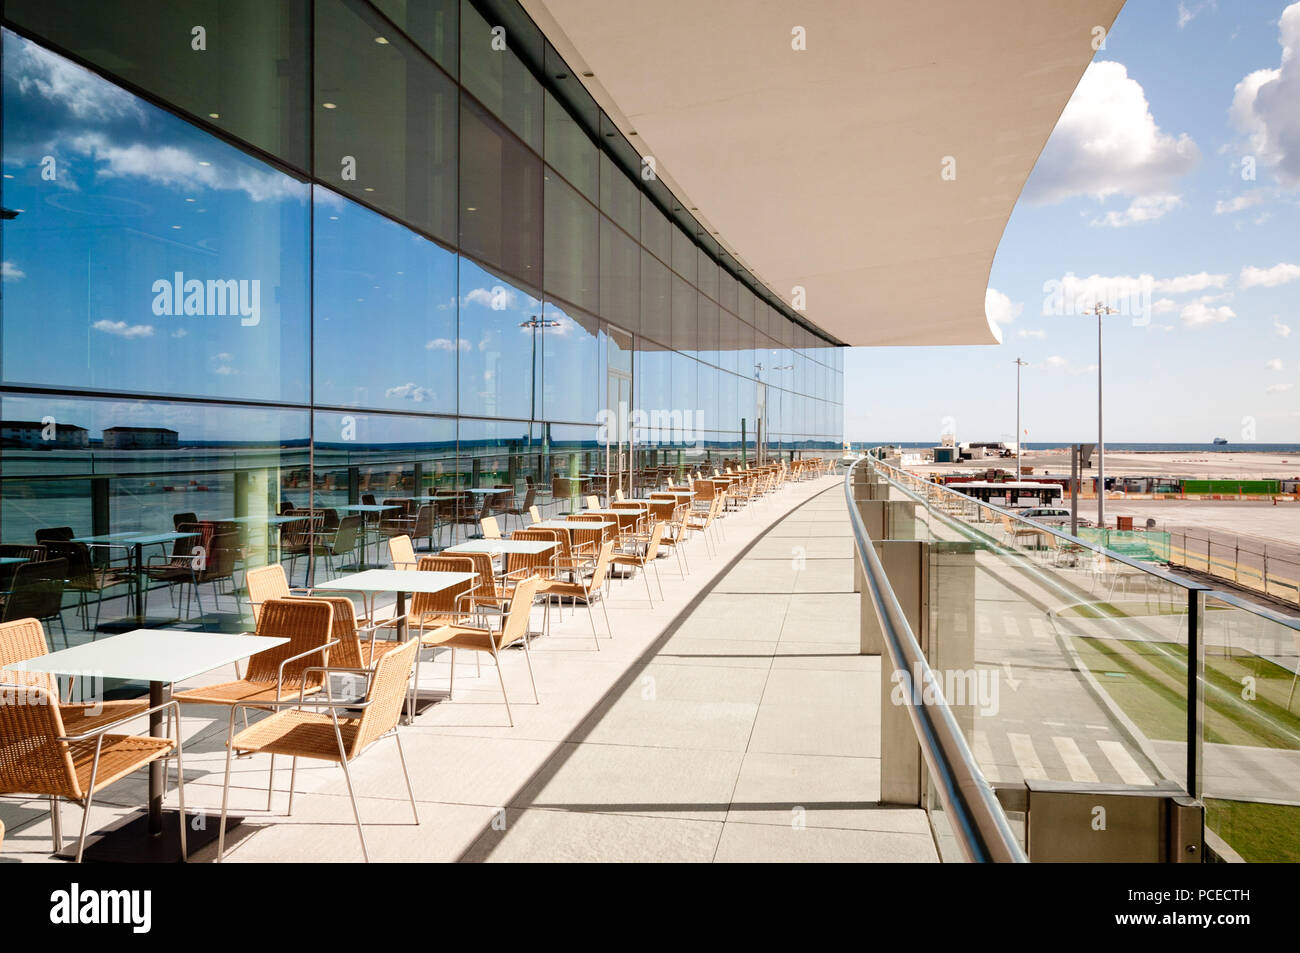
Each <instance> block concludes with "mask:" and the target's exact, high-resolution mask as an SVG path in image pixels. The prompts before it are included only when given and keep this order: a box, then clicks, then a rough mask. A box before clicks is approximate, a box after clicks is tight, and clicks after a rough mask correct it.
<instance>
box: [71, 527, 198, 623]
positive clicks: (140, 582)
mask: <svg viewBox="0 0 1300 953" xmlns="http://www.w3.org/2000/svg"><path fill="white" fill-rule="evenodd" d="M198 535H199V534H198V533H141V532H124V533H105V534H103V535H100V536H81V537H78V538H76V539H73V540H72V542H74V543H85V544H86V545H87V546H102V547H120V548H122V549H125V550H126V551H127V552H128V553H129V554H130V557H131V574H132V575H133V576H135V594H134V597H135V614H134V616H133V617H130V618H127V619H121V620H118V621H114V622H105V623H103V624H101V625H100V626H99V630H100V631H102V632H113V631H115V630H120V631H123V632H124V631H126V630H127V629H131V628H135V629H141V628H145V627H146V625H147V623H148V622H153V623H156V624H161V625H166V624H168V623H171V622H175V621H176V619H175V617H173V618H170V619H149V620H146V619H145V617H144V584H145V583H144V555H143V552H144V547H146V546H163V545H166V544H167V543H174V542H176V541H177V540H179V539H193V538H195V537H197V536H198Z"/></svg>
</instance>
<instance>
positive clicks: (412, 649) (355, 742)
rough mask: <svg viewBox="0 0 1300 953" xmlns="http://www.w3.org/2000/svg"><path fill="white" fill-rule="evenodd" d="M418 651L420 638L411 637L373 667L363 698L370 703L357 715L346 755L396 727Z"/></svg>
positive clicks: (351, 753) (358, 751)
mask: <svg viewBox="0 0 1300 953" xmlns="http://www.w3.org/2000/svg"><path fill="white" fill-rule="evenodd" d="M419 650H420V640H419V639H411V641H409V642H407V643H406V644H405V645H403V646H402V647H401V648H400V649H394V650H393V651H392V652H389V653H388V654H387V655H385V656H384V657H383V658H382V659H380V660H379V664H378V665H376V666H375V674H374V675H373V676H371V679H370V690H369V691H368V692H366V698H367V700H369V702H370V705H369V706H368V707H367V708H366V709H365V711H363V712H362V714H361V724H360V725H358V726H357V733H356V734H355V735H354V736H353V738H352V750H351V751H350V752H348V757H349V758H355V757H356V756H357V755H359V754H360V753H361V752H362V751H363V750H364V749H365V747H366V746H367V745H368V744H370V743H371V742H372V741H374V740H375V739H376V738H379V737H382V736H383V735H386V734H388V733H389V732H390V731H393V730H394V729H395V728H396V727H397V719H398V718H399V717H400V716H401V714H402V705H403V704H404V703H405V701H406V689H407V686H408V684H409V683H410V680H411V669H412V668H413V667H414V665H415V654H416V652H418V651H419Z"/></svg>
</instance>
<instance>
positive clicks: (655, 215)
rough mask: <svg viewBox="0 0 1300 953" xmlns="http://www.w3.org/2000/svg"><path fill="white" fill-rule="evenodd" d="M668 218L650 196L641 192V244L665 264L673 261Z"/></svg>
mask: <svg viewBox="0 0 1300 953" xmlns="http://www.w3.org/2000/svg"><path fill="white" fill-rule="evenodd" d="M671 227H672V226H670V225H669V224H668V219H667V218H666V217H665V216H664V213H663V212H661V211H660V210H659V206H657V205H655V203H654V202H652V201H650V196H648V195H646V194H645V193H644V192H643V193H641V244H642V245H644V246H645V247H646V248H648V249H649V250H650V251H651V252H653V253H654V254H655V256H656V257H657V258H658V259H659V260H660V261H662V262H664V263H665V264H666V263H668V262H670V261H672V255H673V253H672V238H671V232H670V228H671Z"/></svg>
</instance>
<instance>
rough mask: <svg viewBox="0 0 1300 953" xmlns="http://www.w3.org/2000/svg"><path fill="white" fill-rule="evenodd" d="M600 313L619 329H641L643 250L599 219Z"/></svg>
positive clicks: (609, 222) (616, 227)
mask: <svg viewBox="0 0 1300 953" xmlns="http://www.w3.org/2000/svg"><path fill="white" fill-rule="evenodd" d="M600 313H601V314H602V315H603V316H604V317H606V318H608V319H609V320H611V321H613V322H615V323H616V324H618V325H619V326H620V327H624V328H627V329H629V330H632V331H638V330H640V328H641V248H640V246H638V245H637V243H636V242H634V241H633V240H632V239H631V237H629V236H628V234H627V233H626V232H624V231H622V230H620V229H619V228H618V226H616V225H615V224H614V223H613V222H611V221H610V220H609V219H607V218H605V217H604V216H603V215H602V216H601V218H600Z"/></svg>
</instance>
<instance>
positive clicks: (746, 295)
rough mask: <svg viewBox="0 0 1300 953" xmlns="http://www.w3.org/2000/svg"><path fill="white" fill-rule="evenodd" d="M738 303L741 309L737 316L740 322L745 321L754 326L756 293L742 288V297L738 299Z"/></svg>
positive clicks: (738, 309)
mask: <svg viewBox="0 0 1300 953" xmlns="http://www.w3.org/2000/svg"><path fill="white" fill-rule="evenodd" d="M737 303H738V304H739V307H738V308H737V310H736V315H737V316H738V317H739V318H740V320H742V321H745V322H747V323H749V324H753V323H754V303H755V298H754V292H752V291H750V290H749V289H748V288H746V287H742V288H741V289H740V295H739V298H738V299H737Z"/></svg>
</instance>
